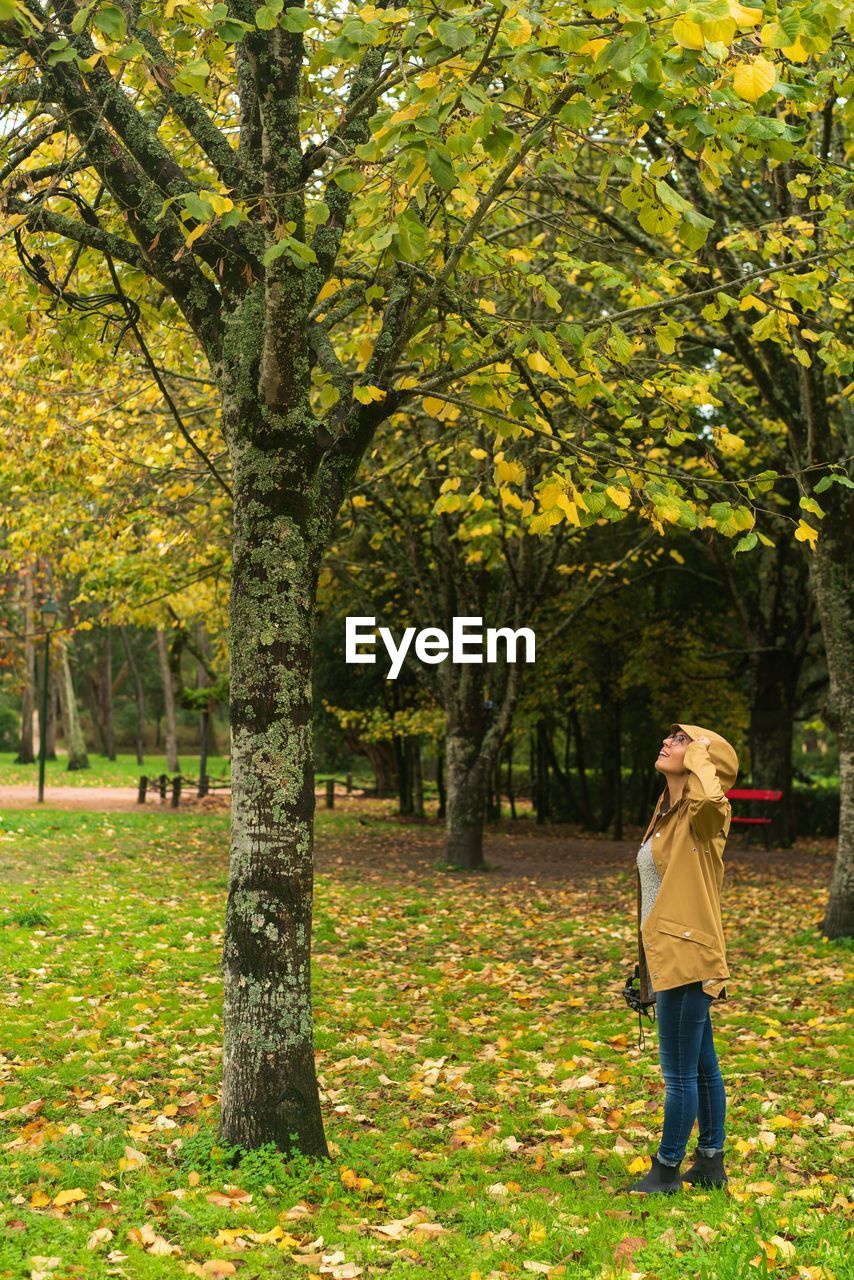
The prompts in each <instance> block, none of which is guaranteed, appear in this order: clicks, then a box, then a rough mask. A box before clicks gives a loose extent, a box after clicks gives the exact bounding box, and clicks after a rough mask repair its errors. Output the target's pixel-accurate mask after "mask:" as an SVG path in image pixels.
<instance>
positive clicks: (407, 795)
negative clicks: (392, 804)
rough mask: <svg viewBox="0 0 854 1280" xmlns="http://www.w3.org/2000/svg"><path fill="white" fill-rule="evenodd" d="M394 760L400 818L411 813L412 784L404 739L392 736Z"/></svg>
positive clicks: (398, 735) (397, 734)
mask: <svg viewBox="0 0 854 1280" xmlns="http://www.w3.org/2000/svg"><path fill="white" fill-rule="evenodd" d="M394 758H395V763H396V765H397V802H398V803H397V811H398V813H399V814H401V815H402V816H408V815H409V814H411V813H412V783H411V778H410V773H409V752H408V750H407V746H406V738H404V737H402V736H401V735H400V734H399V733H396V734H395V735H394Z"/></svg>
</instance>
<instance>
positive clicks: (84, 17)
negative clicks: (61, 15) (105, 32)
mask: <svg viewBox="0 0 854 1280" xmlns="http://www.w3.org/2000/svg"><path fill="white" fill-rule="evenodd" d="M7 8H8V9H10V10H11V12H10V13H7V12H6V10H7ZM93 8H94V4H84V5H83V7H82V9H78V10H77V12H76V13H75V15H74V17H73V18H72V19H71V30H72V31H73V32H74V34H75V35H76V36H79V35H80V32H81V31H82V30H83V28H84V27H85V26H86V23H87V21H88V20H89V14H90V13H91V12H92V9H93ZM14 13H15V6H14V4H10V3H8V0H0V22H6V20H7V19H8V18H11V17H13V16H14Z"/></svg>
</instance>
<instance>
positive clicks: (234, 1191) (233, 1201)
mask: <svg viewBox="0 0 854 1280" xmlns="http://www.w3.org/2000/svg"><path fill="white" fill-rule="evenodd" d="M205 1199H206V1200H207V1201H208V1202H209V1203H210V1204H216V1205H219V1207H220V1208H221V1209H234V1208H236V1206H237V1205H238V1204H249V1203H250V1201H251V1200H252V1192H251V1191H244V1190H243V1188H242V1187H226V1188H225V1190H224V1191H209V1192H208V1194H207V1195H206V1196H205Z"/></svg>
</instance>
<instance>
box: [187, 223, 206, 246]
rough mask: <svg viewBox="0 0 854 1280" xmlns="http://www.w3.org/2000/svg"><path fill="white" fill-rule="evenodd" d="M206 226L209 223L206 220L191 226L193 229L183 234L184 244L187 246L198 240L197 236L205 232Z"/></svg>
mask: <svg viewBox="0 0 854 1280" xmlns="http://www.w3.org/2000/svg"><path fill="white" fill-rule="evenodd" d="M208 226H209V224H208V223H207V222H200V223H199V225H198V226H197V227H193V230H192V231H189V232H188V233H187V235H185V236H184V244H185V245H187V247H188V248H189V246H190V245H191V244H193V242H194V241H195V240H198V238H199V236H203V235H204V234H205V232H206V231H207V230H208Z"/></svg>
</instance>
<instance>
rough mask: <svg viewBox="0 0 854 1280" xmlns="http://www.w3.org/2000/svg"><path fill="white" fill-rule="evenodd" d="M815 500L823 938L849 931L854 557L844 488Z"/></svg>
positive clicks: (853, 832)
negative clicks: (831, 844) (829, 791)
mask: <svg viewBox="0 0 854 1280" xmlns="http://www.w3.org/2000/svg"><path fill="white" fill-rule="evenodd" d="M820 501H821V503H822V505H823V506H824V507H825V510H826V511H827V515H826V516H825V519H824V520H823V521H822V522H821V532H820V535H819V539H818V543H817V545H816V550H815V552H814V553H813V555H814V559H813V561H812V565H811V567H812V575H813V585H814V588H815V595H816V603H817V605H818V613H819V618H820V620H821V629H822V633H823V635H824V647H825V652H826V654H827V669H828V674H829V676H830V689H829V692H828V701H827V709H826V711H825V719H826V720H827V723H828V724H829V726H830V728H831V729H832V730H833V731H834V732H835V734H836V742H837V746H838V748H839V800H840V805H839V844H838V848H837V854H836V865H835V867H834V871H833V877H832V879H831V882H830V895H829V898H828V903H827V910H826V911H825V915H824V920H823V922H822V926H821V927H822V932H823V933H824V934H825V936H826V937H828V938H850V937H851V935H852V934H854V592H852V590H851V584H852V581H854V564H852V560H854V557H852V554H851V511H850V506H851V503H850V501H849V490H847V489H845V488H843V487H842V486H841V485H831V487H830V488H829V489H828V490H827V492H826V493H824V494H822V495H821V498H820Z"/></svg>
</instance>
